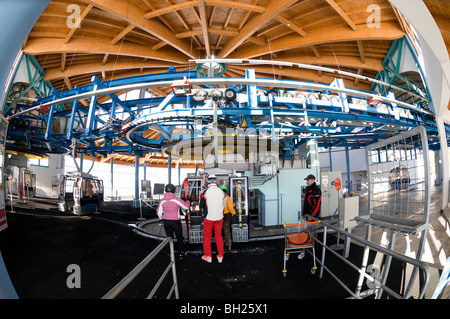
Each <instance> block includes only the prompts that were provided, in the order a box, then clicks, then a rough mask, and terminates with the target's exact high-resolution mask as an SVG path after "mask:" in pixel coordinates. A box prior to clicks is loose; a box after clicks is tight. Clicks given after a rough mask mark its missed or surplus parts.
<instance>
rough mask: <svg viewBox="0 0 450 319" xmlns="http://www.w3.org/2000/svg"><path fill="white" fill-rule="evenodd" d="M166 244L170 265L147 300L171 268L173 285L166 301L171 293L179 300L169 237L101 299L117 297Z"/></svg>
mask: <svg viewBox="0 0 450 319" xmlns="http://www.w3.org/2000/svg"><path fill="white" fill-rule="evenodd" d="M167 244H169V246H170V263H169V265H168V266H167V268H166V269H165V270H164V272H163V274H162V275H161V277H160V278H159V280H158V282H157V283H156V285H155V286H154V287H153V289H152V291H151V292H150V294H149V295H148V297H147V299H150V298H152V297H153V296H154V295H155V293H156V291H157V289H158V288H159V286H160V285H161V283H162V282H163V281H164V279H165V278H166V276H167V275H168V273H169V271H170V269H171V268H172V277H173V285H172V287H171V289H170V291H169V294H168V295H167V299H169V298H170V297H171V296H172V294H173V292H175V298H176V299H179V298H180V296H179V292H178V281H177V274H176V269H175V251H174V245H173V239H172V238H171V237H167V238H166V239H165V240H164V241H163V242H162V243H161V244H159V245H158V247H156V248H155V249H154V250H153V251H152V252H151V253H150V254H149V255H148V256H147V257H145V258H144V260H142V261H141V262H140V263H139V264H138V265H137V266H136V267H135V268H134V269H133V270H132V271H131V272H130V273H129V274H128V275H126V276H125V277H124V278H123V279H122V280H121V281H120V282H119V283H118V284H117V285H115V286H114V287H113V288H112V289H111V290H110V291H109V292H108V293H107V294H106V295H104V296H103V297H102V299H114V298H115V297H117V295H118V294H120V293H121V292H122V290H124V289H125V288H126V287H127V286H128V285H129V284H130V282H131V281H133V279H134V278H136V276H137V275H139V273H140V272H141V271H142V270H144V268H145V267H146V266H147V265H148V264H149V263H150V262H151V261H152V260H153V259H154V258H155V257H156V256H157V255H158V254H159V253H160V252H161V250H162V249H163V248H164V247H165V246H167Z"/></svg>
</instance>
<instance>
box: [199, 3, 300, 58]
mask: <svg viewBox="0 0 450 319" xmlns="http://www.w3.org/2000/svg"><path fill="white" fill-rule="evenodd" d="M199 1H200V0H199ZM297 1H298V0H277V1H275V0H273V1H270V2H269V3H268V4H267V6H266V10H265V11H264V12H263V13H261V14H258V15H256V16H254V17H253V18H251V19H250V20H249V21H248V22H247V23H246V24H245V25H244V26H243V27H242V29H241V30H240V32H239V35H238V36H237V37H235V38H233V39H231V40H230V41H228V42H227V43H226V44H225V45H224V46H223V49H222V50H220V52H219V54H218V57H219V58H226V57H228V56H229V55H230V54H231V53H232V52H233V51H234V50H236V48H237V47H238V46H240V45H241V44H242V43H244V41H246V40H247V39H248V38H249V37H251V36H252V35H253V33H255V32H256V31H257V30H258V29H259V28H261V26H263V25H264V23H266V21H269V20H272V19H273V18H275V17H276V16H277V15H279V14H280V13H281V12H283V11H284V10H286V9H287V8H288V7H289V6H291V5H292V4H294V3H295V2H297Z"/></svg>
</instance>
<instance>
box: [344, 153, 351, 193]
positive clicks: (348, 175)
mask: <svg viewBox="0 0 450 319" xmlns="http://www.w3.org/2000/svg"><path fill="white" fill-rule="evenodd" d="M345 163H346V164H347V185H348V187H347V194H348V196H350V193H351V192H352V185H351V175H350V156H349V152H348V146H346V147H345Z"/></svg>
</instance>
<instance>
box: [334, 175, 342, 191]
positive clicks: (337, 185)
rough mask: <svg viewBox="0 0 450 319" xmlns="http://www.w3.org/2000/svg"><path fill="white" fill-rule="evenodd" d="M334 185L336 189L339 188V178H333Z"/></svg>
mask: <svg viewBox="0 0 450 319" xmlns="http://www.w3.org/2000/svg"><path fill="white" fill-rule="evenodd" d="M334 187H335V188H336V190H337V191H339V190H340V189H341V180H340V179H339V178H336V179H335V180H334Z"/></svg>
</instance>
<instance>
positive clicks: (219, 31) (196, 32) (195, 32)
mask: <svg viewBox="0 0 450 319" xmlns="http://www.w3.org/2000/svg"><path fill="white" fill-rule="evenodd" d="M206 30H207V33H209V34H219V35H226V36H229V37H235V36H237V35H238V34H239V32H238V31H234V30H223V29H212V28H207V29H206ZM203 32H204V31H203V29H202V30H191V31H186V32H180V33H177V34H175V36H176V37H177V38H178V39H183V38H189V37H192V36H198V35H202V34H203Z"/></svg>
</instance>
